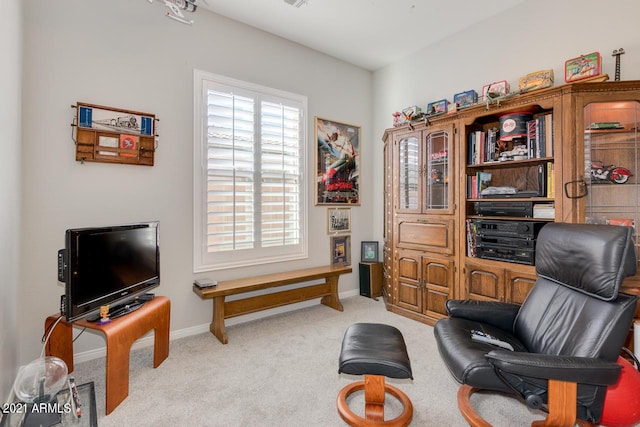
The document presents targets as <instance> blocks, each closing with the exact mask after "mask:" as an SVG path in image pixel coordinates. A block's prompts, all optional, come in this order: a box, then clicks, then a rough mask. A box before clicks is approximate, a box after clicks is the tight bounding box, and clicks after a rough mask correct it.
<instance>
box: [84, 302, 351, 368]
mask: <svg viewBox="0 0 640 427" xmlns="http://www.w3.org/2000/svg"><path fill="white" fill-rule="evenodd" d="M359 294H360V291H359V290H358V289H352V290H349V291H345V292H341V293H340V298H349V297H353V296H356V295H359ZM316 304H318V300H309V301H302V302H298V303H295V304H289V305H284V306H281V307H276V308H272V309H269V310H264V311H259V312H256V313H251V314H246V315H244V316H239V317H234V318H232V319H229V320H227V321H225V325H226V326H233V325H238V324H240V323H246V322H251V321H253V320H258V319H264V318H265V317H269V316H275V315H277V314H282V313H287V312H289V311H294V310H300V309H302V308H307V307H311V306H313V305H316ZM204 332H209V323H205V324H202V325H197V326H192V327H190V328H184V329H179V330H177V331H171V332H170V333H169V341H173V340H177V339H179V338H184V337H189V336H192V335H198V334H202V333H204ZM211 337H212V339H217V338H215V337H214V336H213V335H212V336H211ZM149 346H153V333H151V332H150V333H148V334H147V335H145V336H144V337H142V338H140V339H139V340H138V341H136V342H135V343H133V345H132V346H131V349H132V350H133V349H138V348H144V347H149ZM106 355H107V348H106V347H100V348H96V349H94V350H88V351H83V352H81V353H75V354H74V355H73V361H74V363H82V362H86V361H89V360H93V359H98V358H100V357H106Z"/></svg>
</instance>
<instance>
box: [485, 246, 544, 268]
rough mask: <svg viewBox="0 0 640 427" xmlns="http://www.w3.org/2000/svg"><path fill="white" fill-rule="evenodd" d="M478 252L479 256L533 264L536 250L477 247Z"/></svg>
mask: <svg viewBox="0 0 640 427" xmlns="http://www.w3.org/2000/svg"><path fill="white" fill-rule="evenodd" d="M476 254H477V256H478V258H484V259H493V260H497V261H509V262H516V263H518V264H527V265H533V264H534V261H535V250H533V249H520V248H504V247H477V248H476Z"/></svg>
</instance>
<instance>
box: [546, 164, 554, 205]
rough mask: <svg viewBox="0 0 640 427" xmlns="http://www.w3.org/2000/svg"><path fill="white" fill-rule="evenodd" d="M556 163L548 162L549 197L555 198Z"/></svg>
mask: <svg viewBox="0 0 640 427" xmlns="http://www.w3.org/2000/svg"><path fill="white" fill-rule="evenodd" d="M554 185H555V164H554V163H552V162H547V198H548V199H553V198H554V197H555V196H556V195H555V191H554Z"/></svg>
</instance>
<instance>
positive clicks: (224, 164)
mask: <svg viewBox="0 0 640 427" xmlns="http://www.w3.org/2000/svg"><path fill="white" fill-rule="evenodd" d="M258 106H259V108H257V107H258ZM256 110H257V111H256ZM256 117H259V123H256V119H255V118H256ZM207 122H208V126H207V130H208V144H207V251H208V252H221V251H231V250H241V249H253V248H260V247H277V246H286V245H296V244H299V243H300V232H301V230H300V227H301V220H300V191H301V187H300V185H301V182H300V110H299V109H298V108H294V107H290V106H286V105H284V104H281V103H276V102H269V101H262V102H260V103H259V104H257V102H256V100H254V99H252V98H250V97H246V96H240V95H236V94H234V93H231V92H229V93H225V92H220V91H214V90H209V91H208V114H207ZM258 128H259V133H258V135H259V138H256V133H257V132H256V129H258ZM257 160H259V162H257Z"/></svg>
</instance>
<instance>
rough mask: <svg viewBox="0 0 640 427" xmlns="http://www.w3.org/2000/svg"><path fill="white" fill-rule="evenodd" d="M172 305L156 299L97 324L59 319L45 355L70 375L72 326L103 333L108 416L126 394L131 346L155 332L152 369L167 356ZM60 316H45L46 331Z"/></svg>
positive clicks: (71, 365) (165, 299)
mask: <svg viewBox="0 0 640 427" xmlns="http://www.w3.org/2000/svg"><path fill="white" fill-rule="evenodd" d="M170 314H171V302H170V301H169V299H168V298H167V297H163V296H158V297H155V298H154V299H152V300H151V301H147V302H146V303H145V304H144V305H143V306H142V307H141V308H140V309H138V310H136V311H134V312H133V313H129V314H127V315H125V316H122V317H119V318H117V319H113V320H112V321H111V322H110V323H107V324H105V325H99V324H98V323H97V322H89V321H88V320H86V319H81V320H78V321H75V322H71V323H67V322H65V321H64V319H63V320H61V321H60V322H59V323H58V324H57V325H56V327H55V329H54V330H53V332H52V333H51V337H50V338H49V341H48V342H47V345H46V350H45V351H46V354H47V356H57V357H59V358H61V359H62V360H64V361H65V363H66V364H67V367H68V369H69V372H73V337H72V334H73V326H77V327H81V328H87V329H93V330H96V331H100V332H102V333H103V334H104V336H105V339H106V342H107V375H106V377H107V378H106V400H107V404H106V411H105V412H106V414H107V415H109V414H110V413H111V412H112V411H113V410H114V409H115V408H116V407H117V406H118V405H119V404H120V403H122V401H123V400H124V399H125V398H126V397H127V396H128V395H129V355H130V353H131V345H132V344H133V343H134V342H135V341H137V340H138V339H139V338H141V337H142V336H143V335H145V334H146V333H147V332H149V331H151V330H152V329H153V330H154V350H153V367H154V368H157V367H158V366H160V364H161V363H162V362H163V361H164V360H165V359H166V358H167V357H168V356H169V322H170ZM58 317H59V314H56V315H52V316H49V317H47V320H46V321H45V330H48V328H49V325H51V324H53V323H54V322H55V321H56V320H57V319H58Z"/></svg>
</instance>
